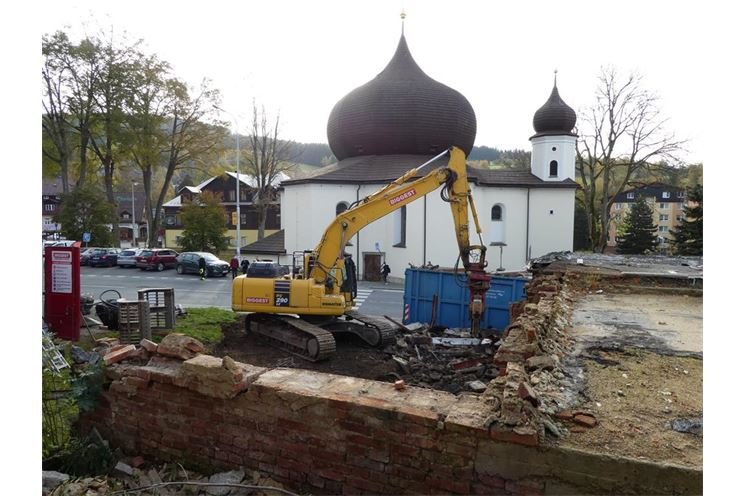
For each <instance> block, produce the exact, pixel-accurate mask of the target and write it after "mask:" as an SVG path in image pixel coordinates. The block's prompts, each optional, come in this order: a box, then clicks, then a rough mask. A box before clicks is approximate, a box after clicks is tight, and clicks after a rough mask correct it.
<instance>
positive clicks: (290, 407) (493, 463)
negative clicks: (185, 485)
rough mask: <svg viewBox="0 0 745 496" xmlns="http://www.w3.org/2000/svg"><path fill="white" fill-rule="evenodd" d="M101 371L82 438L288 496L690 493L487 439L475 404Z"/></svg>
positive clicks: (634, 469) (636, 465)
mask: <svg viewBox="0 0 745 496" xmlns="http://www.w3.org/2000/svg"><path fill="white" fill-rule="evenodd" d="M202 369H204V370H205V371H206V372H205V373H202V372H200V370H202ZM237 370H240V373H238V372H237ZM107 375H108V377H109V379H110V380H111V382H110V385H109V387H108V390H107V391H106V393H105V394H104V399H103V401H102V403H101V405H100V407H99V408H98V410H96V411H95V412H93V413H91V414H88V415H86V416H85V417H84V418H83V419H82V421H81V424H80V427H81V430H82V431H83V432H86V431H87V430H88V429H90V428H91V427H96V428H97V429H98V430H99V432H101V433H102V434H103V435H104V437H106V438H107V439H109V440H110V441H111V442H112V443H113V444H114V445H115V446H119V447H121V448H122V449H123V450H124V451H125V452H127V453H131V454H144V455H149V456H152V457H156V458H159V459H164V460H173V461H178V462H180V463H185V464H188V465H190V466H193V467H197V468H200V469H205V470H208V469H214V470H218V469H226V468H235V467H238V466H242V467H246V468H249V469H253V470H259V471H261V472H264V473H265V474H269V475H270V476H271V477H272V478H274V479H276V480H278V481H279V482H282V483H283V484H285V485H286V487H288V488H292V489H295V490H297V491H301V492H309V493H312V494H342V493H343V494H349V493H353V494H354V493H356V494H359V493H363V494H402V493H420V494H422V493H425V494H426V493H430V494H446V493H447V494H543V493H555V492H563V493H566V492H571V493H578V492H579V493H599V492H604V493H618V492H623V493H649V492H675V493H682V494H684V493H686V492H695V491H687V490H686V488H688V487H689V486H691V484H693V485H694V486H695V480H696V474H695V473H689V472H686V471H685V470H683V471H682V472H681V469H677V468H673V469H670V468H665V467H658V466H655V465H653V464H649V463H643V462H629V461H628V460H625V461H621V462H618V461H617V460H613V459H609V458H608V457H596V456H594V455H588V454H585V453H579V452H573V451H568V450H562V449H559V448H551V447H542V448H536V447H528V446H523V445H520V444H514V443H510V442H503V441H502V440H500V439H501V438H499V439H496V438H493V437H492V436H491V435H490V432H489V430H488V429H487V428H486V427H484V426H485V425H488V417H489V415H490V413H491V412H490V409H489V408H488V406H487V405H485V404H484V402H483V401H482V400H480V399H479V398H478V397H474V396H460V397H456V396H453V395H451V394H448V393H443V392H438V391H431V390H426V389H419V388H406V389H405V390H403V391H397V390H395V389H394V388H393V387H392V386H391V385H390V384H386V383H380V382H376V381H368V380H363V379H356V378H351V377H342V376H335V375H331V374H322V373H316V372H310V371H304V370H298V369H282V368H277V369H262V368H258V367H252V366H249V365H245V364H236V363H235V362H232V361H231V363H227V362H226V361H224V360H223V361H222V362H221V360H220V359H218V358H214V357H206V358H205V356H203V355H200V356H198V357H197V358H195V359H191V360H187V361H185V362H182V361H180V360H177V359H159V360H151V361H150V363H148V365H133V364H131V363H119V364H115V365H112V366H110V367H109V368H108V369H107ZM221 381H222V382H221ZM222 383H224V384H222ZM495 437H496V436H495ZM691 481H694V482H691ZM681 488H682V489H681Z"/></svg>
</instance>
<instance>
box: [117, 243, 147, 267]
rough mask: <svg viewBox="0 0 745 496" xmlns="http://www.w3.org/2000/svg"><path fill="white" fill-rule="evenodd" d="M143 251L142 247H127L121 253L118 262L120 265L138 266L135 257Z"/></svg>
mask: <svg viewBox="0 0 745 496" xmlns="http://www.w3.org/2000/svg"><path fill="white" fill-rule="evenodd" d="M140 252H142V248H127V249H126V250H122V252H121V253H119V257H118V258H117V259H116V264H117V265H118V266H119V267H136V266H137V265H136V260H135V257H136V256H137V255H139V254H140Z"/></svg>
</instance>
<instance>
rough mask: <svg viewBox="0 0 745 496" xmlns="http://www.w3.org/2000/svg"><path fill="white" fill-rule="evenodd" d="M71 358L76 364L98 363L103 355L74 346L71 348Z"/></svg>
mask: <svg viewBox="0 0 745 496" xmlns="http://www.w3.org/2000/svg"><path fill="white" fill-rule="evenodd" d="M70 357H71V358H72V361H73V362H75V363H81V364H84V363H91V364H93V363H96V362H98V361H99V360H100V359H101V355H99V354H98V353H96V352H93V351H85V350H84V349H83V348H81V347H79V346H75V345H72V347H70Z"/></svg>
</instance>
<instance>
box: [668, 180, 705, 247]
mask: <svg viewBox="0 0 745 496" xmlns="http://www.w3.org/2000/svg"><path fill="white" fill-rule="evenodd" d="M687 200H688V203H689V205H690V206H689V205H686V206H685V207H683V212H685V216H686V218H685V219H683V220H682V221H681V222H680V226H679V228H678V229H676V230H674V231H671V234H672V235H673V241H672V243H673V246H674V247H675V253H677V254H678V255H703V254H704V187H703V186H702V185H700V184H697V185H695V186H693V187H691V188H689V189H688V194H687Z"/></svg>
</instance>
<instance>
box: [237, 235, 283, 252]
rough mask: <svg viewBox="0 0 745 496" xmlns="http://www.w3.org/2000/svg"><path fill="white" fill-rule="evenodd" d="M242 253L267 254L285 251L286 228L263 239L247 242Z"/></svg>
mask: <svg viewBox="0 0 745 496" xmlns="http://www.w3.org/2000/svg"><path fill="white" fill-rule="evenodd" d="M241 253H258V254H266V255H276V254H282V253H285V230H284V229H281V230H279V231H277V232H275V233H274V234H270V235H269V236H267V237H265V238H263V239H259V240H257V241H254V242H253V243H250V244H247V245H246V246H244V247H242V248H241Z"/></svg>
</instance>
